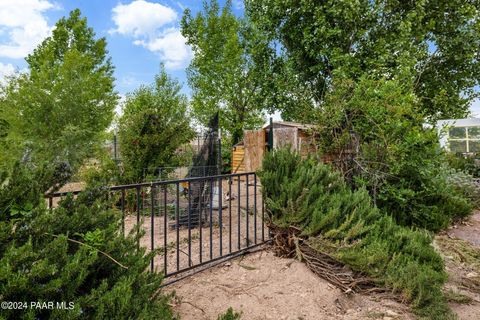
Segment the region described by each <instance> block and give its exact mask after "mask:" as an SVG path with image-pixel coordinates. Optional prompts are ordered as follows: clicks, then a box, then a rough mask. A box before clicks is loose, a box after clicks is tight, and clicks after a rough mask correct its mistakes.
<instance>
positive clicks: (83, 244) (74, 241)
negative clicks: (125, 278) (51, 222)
mask: <svg viewBox="0 0 480 320" xmlns="http://www.w3.org/2000/svg"><path fill="white" fill-rule="evenodd" d="M45 234H46V235H48V236H52V237H55V238H60V236H58V235H55V234H51V233H47V232H46V233H45ZM66 239H67V241H70V242H73V243H76V244H79V245H82V246H85V247H87V248H90V249H93V250H95V251H97V252H99V253H101V254H103V255H104V256H105V257H107V258H108V259H110V260H112V261H113V262H115V263H116V264H118V265H119V266H120V267H122V268H124V269H128V267H126V266H124V265H123V264H121V263H120V262H118V261H117V260H115V259H114V258H113V257H112V256H111V255H109V254H108V253H106V252H103V251H102V250H99V249H97V248H95V247H92V246H91V245H88V244H86V243H83V242H80V241H77V240H74V239H70V238H68V237H67V238H66Z"/></svg>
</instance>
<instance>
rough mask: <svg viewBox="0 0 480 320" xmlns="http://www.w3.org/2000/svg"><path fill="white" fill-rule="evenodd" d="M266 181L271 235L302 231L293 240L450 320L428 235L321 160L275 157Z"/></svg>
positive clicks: (267, 164) (420, 309) (282, 153)
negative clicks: (403, 222) (402, 221)
mask: <svg viewBox="0 0 480 320" xmlns="http://www.w3.org/2000/svg"><path fill="white" fill-rule="evenodd" d="M260 176H261V181H262V186H263V192H264V198H265V201H266V207H267V212H268V217H269V219H270V222H269V223H270V227H272V230H274V231H275V230H276V229H277V228H280V229H284V230H285V229H287V228H294V229H296V230H300V231H299V233H298V234H297V236H298V238H299V239H295V237H293V239H290V240H292V241H293V242H295V241H297V242H298V243H305V244H308V245H309V246H310V247H311V248H313V249H314V250H316V252H318V254H319V255H321V254H323V255H328V256H329V257H332V258H334V259H335V260H337V261H339V262H341V263H343V264H346V265H348V266H349V267H350V268H351V269H352V270H354V271H358V272H360V273H362V274H367V275H369V276H370V277H371V278H372V279H373V281H374V282H375V283H376V284H377V286H384V287H387V288H389V289H391V290H392V291H393V292H396V293H398V294H399V295H400V296H401V297H402V299H404V300H406V301H409V302H411V304H412V306H413V307H414V310H415V311H416V313H417V314H418V315H422V316H426V317H428V318H430V319H448V318H451V317H452V313H451V311H450V310H449V309H448V306H447V305H446V302H445V299H444V297H443V295H442V292H441V288H442V286H443V283H444V282H445V281H446V278H447V275H446V273H445V272H444V269H443V261H442V259H441V257H440V256H439V255H438V254H437V253H436V252H435V250H434V248H433V247H432V246H431V241H432V236H431V234H430V233H428V232H427V231H422V230H420V229H414V228H411V227H406V226H401V225H399V224H397V223H396V222H395V220H394V219H393V218H392V217H391V216H389V215H388V214H384V213H383V212H384V211H381V210H379V209H378V208H376V207H375V206H374V205H373V204H372V201H371V197H370V196H369V194H368V192H367V191H366V190H365V189H359V190H356V191H352V190H351V189H350V188H349V187H348V186H347V184H346V183H345V182H344V179H343V178H342V176H341V175H340V173H339V172H336V171H333V170H332V168H331V167H330V166H328V165H324V164H321V163H319V162H318V161H316V160H315V159H312V158H310V159H307V160H301V158H300V156H298V155H296V154H292V153H291V152H289V151H288V150H278V151H275V152H271V153H269V154H267V156H266V157H265V159H264V162H263V169H262V172H261V174H260ZM301 255H302V254H301V253H300V254H299V256H300V257H301Z"/></svg>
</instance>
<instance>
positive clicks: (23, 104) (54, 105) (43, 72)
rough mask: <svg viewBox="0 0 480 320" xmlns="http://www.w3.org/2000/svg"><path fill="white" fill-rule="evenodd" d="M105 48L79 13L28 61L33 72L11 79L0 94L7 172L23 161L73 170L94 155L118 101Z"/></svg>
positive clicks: (65, 20) (62, 23) (57, 28)
mask: <svg viewBox="0 0 480 320" xmlns="http://www.w3.org/2000/svg"><path fill="white" fill-rule="evenodd" d="M106 46H107V43H106V41H105V39H104V38H100V39H96V38H95V33H94V31H93V29H92V28H90V27H88V25H87V20H86V18H82V17H81V13H80V11H79V10H78V9H77V10H74V11H72V12H71V13H70V16H69V17H67V18H62V19H60V20H59V21H58V22H57V23H56V25H55V28H54V30H53V32H52V36H50V37H48V38H46V39H45V40H44V41H43V42H42V43H41V44H40V45H39V46H38V47H37V48H36V49H35V50H34V52H33V53H32V54H30V55H29V56H28V57H27V58H26V61H27V63H28V67H29V72H28V73H24V74H19V75H17V76H16V77H14V78H12V79H11V81H10V82H9V83H8V84H7V85H6V86H5V87H4V88H2V94H1V95H0V119H1V120H2V123H3V127H4V128H8V129H6V130H4V131H5V132H4V133H3V134H2V136H3V138H2V143H3V147H4V148H5V149H4V150H2V153H3V152H5V153H8V154H9V157H8V159H9V160H10V161H8V163H2V167H3V169H5V170H7V171H8V170H9V168H10V169H11V167H12V165H13V162H14V161H15V160H16V159H20V158H23V159H24V160H25V161H26V160H29V161H34V162H35V161H37V162H41V161H43V162H47V163H50V162H62V163H64V164H65V165H66V166H67V167H70V168H72V169H74V168H75V167H77V166H79V165H80V164H81V163H82V162H83V160H84V159H85V157H86V156H88V155H89V152H90V150H91V147H92V146H93V145H94V144H96V143H98V137H99V134H100V133H101V132H103V131H104V130H105V129H106V128H107V127H108V126H109V125H110V122H111V120H112V118H113V110H114V107H115V105H116V104H117V100H118V95H117V93H116V92H115V91H114V89H113V87H114V78H113V69H114V68H113V65H112V64H111V62H110V58H109V57H108V55H107V54H108V52H107V49H106ZM4 155H5V154H3V155H2V159H3V158H5V157H4Z"/></svg>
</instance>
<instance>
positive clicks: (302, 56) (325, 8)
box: [245, 0, 480, 120]
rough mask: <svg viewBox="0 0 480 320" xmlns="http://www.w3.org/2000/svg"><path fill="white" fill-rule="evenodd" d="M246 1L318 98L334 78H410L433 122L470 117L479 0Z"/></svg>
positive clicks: (476, 76)
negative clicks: (367, 75) (442, 119)
mask: <svg viewBox="0 0 480 320" xmlns="http://www.w3.org/2000/svg"><path fill="white" fill-rule="evenodd" d="M245 2H246V8H247V13H248V16H249V17H250V18H251V19H252V20H253V21H254V22H255V24H256V25H257V26H258V27H259V28H261V30H262V31H264V32H266V33H268V34H270V37H271V38H272V39H276V41H279V42H280V43H281V45H282V46H283V48H284V49H285V51H284V52H285V54H286V58H287V59H288V60H289V61H290V62H291V64H292V65H293V66H294V68H295V70H296V73H297V74H298V75H300V76H301V77H302V82H303V83H306V84H308V85H309V87H310V88H311V91H312V93H313V94H314V97H315V100H316V101H317V102H319V103H321V102H322V101H323V99H324V97H325V94H326V92H328V89H329V88H330V87H331V86H332V83H333V81H332V79H333V78H334V76H335V75H340V76H341V77H342V78H351V79H354V80H356V79H359V78H360V77H361V76H362V75H365V74H369V75H373V76H376V77H377V78H379V79H380V78H387V79H395V80H401V81H402V82H404V83H409V84H410V86H412V87H413V88H414V91H415V93H416V95H417V96H418V97H419V98H420V99H421V102H422V103H421V108H420V110H421V112H422V113H423V114H424V115H425V116H426V117H428V118H429V119H431V120H435V119H438V118H452V117H463V116H465V115H466V114H467V112H468V107H469V104H470V102H471V101H472V100H473V99H475V98H476V97H477V96H478V93H477V92H475V90H474V87H475V86H478V85H479V84H480V51H479V50H478V48H479V47H480V32H479V31H480V2H479V1H478V0H454V1H450V0H425V1H399V0H376V1H370V0H360V1H356V0H344V1H336V0H328V1H300V2H298V1H283V0H265V1H261V2H259V1H253V0H246V1H245Z"/></svg>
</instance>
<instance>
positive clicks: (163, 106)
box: [119, 67, 194, 182]
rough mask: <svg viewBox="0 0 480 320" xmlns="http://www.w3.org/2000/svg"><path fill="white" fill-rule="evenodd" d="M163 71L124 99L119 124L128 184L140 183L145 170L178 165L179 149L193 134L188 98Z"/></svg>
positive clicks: (121, 149)
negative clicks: (153, 80) (188, 113)
mask: <svg viewBox="0 0 480 320" xmlns="http://www.w3.org/2000/svg"><path fill="white" fill-rule="evenodd" d="M180 89H181V88H180V85H179V84H178V82H177V81H175V80H172V79H171V78H170V77H169V76H168V74H167V73H166V72H165V70H164V68H163V67H162V69H161V70H160V73H159V74H158V75H157V76H156V77H155V83H154V84H153V85H150V86H142V87H140V88H139V89H138V90H136V91H135V92H133V93H132V94H129V95H128V96H127V99H126V102H125V105H124V109H123V115H122V117H121V118H120V120H119V142H120V153H121V158H122V160H123V164H124V169H125V177H124V178H125V180H126V181H127V182H140V181H141V180H142V179H143V178H144V170H149V169H151V168H156V167H167V166H176V165H178V164H179V163H178V161H179V156H178V154H177V153H176V151H177V149H178V147H180V146H181V145H182V144H185V143H187V142H189V141H190V140H191V139H192V138H193V136H194V131H193V129H192V128H191V127H190V119H189V117H188V115H187V105H188V102H187V98H186V96H185V95H183V94H181V93H180Z"/></svg>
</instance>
